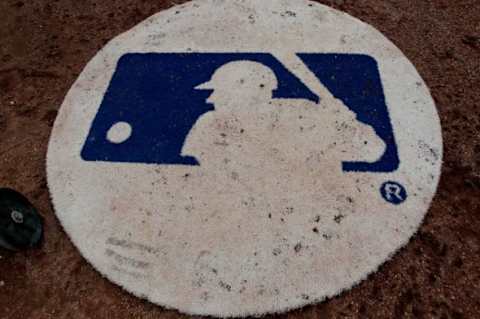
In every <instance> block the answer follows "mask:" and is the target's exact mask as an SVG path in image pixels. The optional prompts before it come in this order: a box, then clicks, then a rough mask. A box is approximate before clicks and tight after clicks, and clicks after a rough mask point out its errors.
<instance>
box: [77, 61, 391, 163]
mask: <svg viewBox="0 0 480 319" xmlns="http://www.w3.org/2000/svg"><path fill="white" fill-rule="evenodd" d="M297 56H298V58H299V62H300V63H303V64H304V65H305V67H306V68H308V70H309V71H311V72H312V73H313V74H314V75H315V77H316V78H317V79H318V81H320V83H323V85H325V87H326V89H328V90H329V91H330V92H331V93H332V95H333V96H335V97H336V98H337V99H338V100H339V101H341V102H342V103H343V104H344V108H345V110H347V108H348V110H349V111H351V112H353V113H354V114H355V117H356V120H357V121H358V124H359V125H363V126H370V127H371V128H372V129H373V131H374V133H375V135H376V136H375V139H380V140H381V141H378V142H379V143H383V144H384V149H382V151H381V153H379V154H377V155H378V156H377V158H376V159H374V160H372V161H362V160H361V156H359V158H360V160H355V161H344V162H343V163H340V164H341V165H342V167H343V170H344V171H346V172H352V171H354V172H355V171H357V172H392V171H395V170H396V169H397V168H398V165H399V157H398V150H397V146H396V143H395V137H394V134H393V130H392V125H391V122H390V117H389V114H388V108H387V106H386V103H385V97H384V93H383V87H382V83H381V79H380V76H379V72H378V66H377V63H376V61H375V59H374V58H372V57H370V56H366V55H358V54H320V53H318V54H311V53H310V54H302V53H299V54H297ZM229 66H230V67H229ZM242 71H244V72H242ZM248 72H250V74H242V73H248ZM262 72H263V73H264V75H265V76H266V77H267V78H268V77H270V79H271V81H270V83H265V84H262V83H255V81H256V82H261V81H259V79H258V77H260V76H261V75H262ZM242 76H244V78H242V79H241V80H242V81H243V82H242V83H240V82H237V83H235V81H236V80H237V81H238V80H239V79H240V78H241V77H242ZM249 77H250V78H249ZM208 81H212V82H215V83H211V85H210V86H203V87H200V85H201V84H202V83H206V82H208ZM228 81H231V82H232V83H226V82H228ZM251 81H254V82H253V83H249V82H251ZM225 84H226V85H225ZM228 84H230V86H228ZM248 85H254V86H255V88H257V90H246V91H242V89H243V87H248ZM261 85H266V87H261ZM222 88H223V91H222ZM225 88H226V89H227V90H225ZM228 90H230V91H228ZM217 91H219V92H217ZM212 92H213V94H212ZM210 94H212V95H214V96H219V95H222V96H225V98H226V99H228V97H229V96H230V98H235V99H237V102H238V103H239V104H245V101H246V100H248V99H251V97H252V96H253V98H256V97H258V96H261V95H264V96H265V98H266V99H269V100H271V101H272V102H275V99H304V100H308V101H311V102H312V103H311V104H312V107H315V106H313V104H315V103H317V104H318V112H319V113H321V111H320V106H319V104H320V103H321V101H320V100H321V98H320V97H319V92H315V91H313V90H312V89H311V88H309V87H308V86H307V85H305V83H304V82H302V80H301V79H300V78H298V77H297V76H296V75H295V74H293V73H292V72H291V71H289V70H288V69H287V68H286V67H285V66H284V65H283V64H282V62H281V61H279V60H278V59H276V58H275V57H274V56H273V55H272V54H268V53H147V54H136V53H129V54H126V55H124V56H122V57H121V59H120V60H119V62H118V65H117V68H116V70H115V73H114V75H113V77H112V80H111V81H110V84H109V86H108V89H107V92H106V93H105V96H104V98H103V101H102V104H101V106H100V109H99V111H98V113H97V115H96V117H95V119H94V121H93V124H92V127H91V129H90V132H89V134H88V137H87V139H86V141H85V144H84V146H83V149H82V154H81V155H82V158H83V159H84V160H86V161H108V162H130V163H149V164H170V165H171V164H176V165H199V162H198V159H196V158H195V157H194V156H188V155H187V156H182V147H183V145H184V144H185V141H186V139H187V136H188V134H189V132H190V131H191V129H192V128H193V126H194V125H195V123H196V122H197V121H198V120H199V118H200V117H202V116H203V115H204V114H205V113H207V112H212V111H214V110H215V109H216V108H221V107H222V106H221V105H218V106H217V105H215V102H216V101H215V99H213V98H211V97H210V99H208V96H209V95H210ZM225 98H224V99H225ZM217 102H219V103H220V104H221V101H217ZM253 103H255V102H253ZM244 107H246V106H245V105H244ZM258 108H261V106H260V105H258ZM252 111H253V112H255V110H252ZM339 111H341V109H339ZM250 116H251V117H252V118H254V117H255V116H256V115H255V114H254V113H251V114H250ZM322 122H323V121H322ZM122 125H123V126H125V128H124V130H126V131H129V130H131V132H130V133H131V134H127V135H128V139H125V140H121V141H115V140H114V141H112V140H109V139H108V135H109V134H108V132H109V131H110V132H111V134H114V133H113V132H114V131H115V129H117V130H119V129H121V127H122ZM320 136H321V133H319V137H320ZM362 142H365V146H364V148H368V147H369V146H368V142H369V141H362ZM370 142H371V145H373V143H374V141H370ZM312 146H313V145H312Z"/></svg>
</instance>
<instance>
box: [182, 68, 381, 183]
mask: <svg viewBox="0 0 480 319" xmlns="http://www.w3.org/2000/svg"><path fill="white" fill-rule="evenodd" d="M277 85H278V82H277V78H276V76H275V74H274V73H273V71H272V70H271V69H270V68H268V67H266V66H265V65H263V64H261V63H258V62H251V61H236V62H231V63H228V64H225V65H223V66H222V67H220V68H218V69H217V70H216V71H215V73H214V74H213V76H212V78H211V80H210V81H209V82H206V83H203V84H201V85H199V86H198V87H196V89H199V90H213V92H212V94H211V95H210V96H209V98H208V99H207V103H211V104H213V105H214V107H215V110H214V111H211V112H208V113H206V114H204V115H202V116H201V117H200V118H199V120H198V121H197V122H196V123H195V125H194V127H193V128H192V129H191V130H190V132H189V134H188V136H187V139H186V141H185V144H184V146H183V149H182V155H184V156H186V155H189V156H194V157H195V158H196V159H197V160H198V161H199V163H200V166H204V167H209V166H215V167H217V168H218V170H221V166H223V167H231V168H232V170H235V171H236V173H235V174H240V173H244V174H246V175H248V176H251V177H252V178H255V179H257V180H258V179H262V177H266V176H269V177H271V178H274V176H280V175H285V174H286V175H289V172H292V170H295V169H297V170H300V171H304V173H305V174H306V175H304V176H308V175H309V174H310V173H312V172H319V173H321V172H322V171H323V172H324V173H328V174H341V173H342V166H341V164H342V161H366V162H375V161H376V160H378V159H379V158H380V157H381V156H382V155H383V153H384V151H385V143H384V142H383V140H382V139H380V138H379V137H378V136H377V135H376V133H375V131H374V130H373V128H372V127H371V126H369V125H366V124H364V123H361V122H359V121H358V120H357V119H356V115H355V113H353V112H352V111H350V110H349V109H348V108H347V107H346V106H345V105H344V104H343V103H341V102H340V101H339V100H337V99H321V100H320V103H318V104H317V103H314V102H312V101H309V100H304V99H273V98H272V91H273V90H275V89H277ZM307 86H308V85H307ZM309 172H310V173H309ZM235 174H234V175H235ZM302 175H303V174H302ZM283 177H285V178H287V177H288V178H289V180H290V182H292V181H293V180H294V179H295V178H294V177H293V176H283ZM274 179H275V178H274ZM282 180H284V179H282Z"/></svg>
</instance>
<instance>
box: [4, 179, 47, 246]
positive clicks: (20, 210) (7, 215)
mask: <svg viewBox="0 0 480 319" xmlns="http://www.w3.org/2000/svg"><path fill="white" fill-rule="evenodd" d="M42 233H43V220H42V217H41V216H40V215H39V214H38V212H37V210H36V209H35V207H33V205H32V204H31V203H30V202H29V201H28V199H27V198H25V196H23V195H22V194H20V193H18V192H17V191H14V190H13V189H9V188H0V247H3V248H6V249H9V250H23V249H27V248H30V247H33V246H35V245H36V244H37V243H39V242H40V239H41V238H42Z"/></svg>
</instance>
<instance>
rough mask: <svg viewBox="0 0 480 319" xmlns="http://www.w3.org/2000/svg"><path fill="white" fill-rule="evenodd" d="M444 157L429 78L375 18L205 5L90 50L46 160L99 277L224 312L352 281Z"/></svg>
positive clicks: (396, 233) (289, 5) (408, 221)
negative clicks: (374, 25)
mask: <svg viewBox="0 0 480 319" xmlns="http://www.w3.org/2000/svg"><path fill="white" fill-rule="evenodd" d="M441 157H442V139H441V129H440V124H439V118H438V115H437V111H436V109H435V106H434V103H433V101H432V98H431V96H430V93H429V91H428V88H427V87H426V86H425V83H424V82H423V81H422V79H421V78H420V76H419V75H418V73H417V71H416V70H415V68H414V67H413V65H412V64H411V63H410V62H409V61H408V59H407V58H406V57H405V56H404V55H403V54H402V53H401V52H400V51H399V49H398V48H396V47H395V45H394V44H392V43H391V42H390V41H388V40H387V39H386V38H385V37H384V36H383V35H382V34H380V33H379V32H378V31H377V30H375V29H374V28H372V27H371V26H369V25H366V24H364V23H362V22H360V21H359V20H356V19H354V18H352V17H351V16H349V15H347V14H345V13H342V12H339V11H336V10H333V9H331V8H328V7H326V6H323V5H320V4H316V3H313V2H308V1H303V0H295V1H290V0H289V1H286V0H280V1H260V0H243V1H218V0H200V1H193V2H189V3H186V4H184V5H181V6H176V7H173V8H171V9H169V10H166V11H163V12H160V13H158V14H156V15H154V16H152V17H150V18H148V19H147V20H145V21H144V22H142V23H140V24H139V25H137V26H136V27H134V28H132V29H131V30H129V31H127V32H126V33H124V34H122V35H120V36H118V37H116V38H115V39H113V40H112V41H110V42H109V43H108V44H107V45H106V46H105V47H104V48H103V49H102V50H101V51H99V52H98V53H97V55H96V56H95V57H94V58H93V59H92V60H91V61H90V62H89V63H88V65H87V66H86V67H85V69H84V70H83V72H82V73H81V75H80V76H79V77H78V79H77V81H76V82H75V84H74V85H73V86H72V88H71V89H70V91H69V92H68V95H67V96H66V98H65V101H64V102H63V105H62V107H61V110H60V112H59V115H58V118H57V120H56V122H55V126H54V129H53V132H52V135H51V140H50V145H49V149H48V155H47V172H48V184H49V187H50V191H51V196H52V199H53V203H54V206H55V211H56V214H57V216H58V218H59V220H60V221H61V223H62V225H63V226H64V228H65V231H66V232H67V234H68V235H69V236H70V238H71V239H72V241H73V242H74V244H75V245H76V246H77V247H78V249H79V250H80V252H81V253H82V255H83V256H84V257H85V258H86V259H87V260H88V261H89V262H90V263H91V264H92V265H93V266H94V267H95V268H96V269H97V270H98V271H99V272H100V273H102V275H104V276H106V277H107V278H108V279H109V280H111V281H113V282H114V283H116V284H118V285H120V286H122V287H123V288H125V289H126V290H128V291H129V292H131V293H133V294H135V295H137V296H139V297H142V298H146V299H148V300H150V301H151V302H154V303H156V304H158V305H162V306H165V307H168V308H176V309H178V310H180V311H181V312H185V313H190V314H205V315H207V314H208V315H214V316H222V317H224V316H245V315H259V314H265V313H272V312H282V311H285V310H288V309H291V308H296V307H300V306H303V305H306V304H311V303H315V302H319V301H321V300H324V299H325V298H327V297H330V296H334V295H336V294H339V293H340V292H342V291H343V290H345V289H349V288H351V287H352V286H354V285H355V284H357V283H358V282H359V281H361V280H362V279H365V278H366V277H367V275H368V274H370V273H372V272H374V271H375V270H376V269H377V267H378V266H379V265H381V264H382V263H383V262H385V261H386V260H388V259H389V258H390V257H391V256H392V254H394V253H395V252H396V251H397V250H398V249H399V248H400V247H402V246H403V245H405V244H406V243H407V242H408V240H409V238H410V237H411V236H412V235H413V234H414V233H415V231H416V230H417V228H418V227H419V225H420V224H421V222H422V220H423V217H424V215H425V213H426V212H427V210H428V207H429V205H430V202H431V200H432V197H433V195H434V194H435V190H436V187H437V182H438V179H439V175H440V166H441Z"/></svg>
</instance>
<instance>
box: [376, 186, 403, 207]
mask: <svg viewBox="0 0 480 319" xmlns="http://www.w3.org/2000/svg"><path fill="white" fill-rule="evenodd" d="M380 193H381V194H382V197H383V199H385V200H386V201H387V202H389V203H392V204H394V205H399V204H401V203H403V202H404V201H405V200H406V199H407V191H406V190H405V187H403V185H402V184H400V183H397V182H392V181H388V182H385V183H383V184H382V186H381V187H380Z"/></svg>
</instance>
